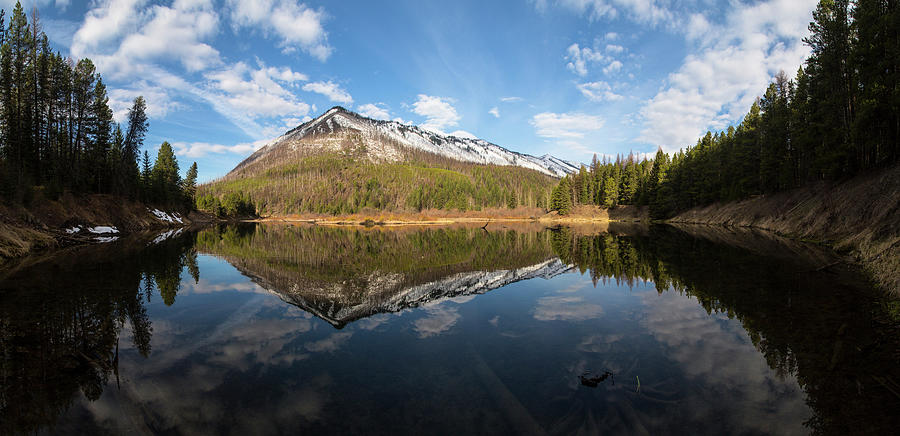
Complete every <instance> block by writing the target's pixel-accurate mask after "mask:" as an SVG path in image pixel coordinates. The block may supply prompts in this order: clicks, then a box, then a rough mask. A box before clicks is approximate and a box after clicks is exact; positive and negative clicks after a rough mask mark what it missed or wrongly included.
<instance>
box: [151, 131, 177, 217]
mask: <svg viewBox="0 0 900 436" xmlns="http://www.w3.org/2000/svg"><path fill="white" fill-rule="evenodd" d="M152 180H153V183H152V186H153V197H152V199H153V200H154V201H156V202H159V203H163V204H168V205H173V204H176V203H177V202H179V200H180V199H181V176H180V175H179V173H178V159H177V158H175V152H174V151H172V146H171V145H170V144H169V143H168V142H163V143H162V144H161V145H160V146H159V152H158V153H157V155H156V162H155V163H154V164H153V170H152Z"/></svg>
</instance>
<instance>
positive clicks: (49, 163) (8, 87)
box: [0, 3, 197, 207]
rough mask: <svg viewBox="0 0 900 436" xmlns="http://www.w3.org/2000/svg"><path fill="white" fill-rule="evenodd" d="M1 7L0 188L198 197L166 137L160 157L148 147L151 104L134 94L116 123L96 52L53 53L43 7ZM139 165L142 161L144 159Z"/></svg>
mask: <svg viewBox="0 0 900 436" xmlns="http://www.w3.org/2000/svg"><path fill="white" fill-rule="evenodd" d="M5 19H6V13H5V11H0V195H2V197H3V198H4V199H5V200H6V201H7V202H9V201H17V202H25V203H27V202H29V201H30V200H31V199H32V198H33V197H34V196H35V194H36V193H38V192H40V193H41V194H42V195H44V196H46V197H49V198H51V199H52V198H56V197H58V196H59V195H60V194H62V193H63V192H71V193H76V194H95V193H99V194H113V195H120V196H125V197H129V198H132V199H138V200H141V201H143V202H146V203H153V204H164V205H170V206H187V207H189V206H190V205H192V204H193V193H194V190H195V185H196V179H197V169H196V163H194V165H192V166H191V169H190V170H189V171H188V173H187V175H186V177H185V178H184V179H182V178H181V176H180V174H179V169H178V161H177V159H176V158H175V154H174V152H173V151H172V148H171V146H170V145H169V144H168V143H163V144H162V146H161V147H160V150H159V154H158V155H157V158H156V160H155V162H154V163H153V164H152V165H151V163H150V156H149V154H148V153H147V152H146V151H145V152H144V153H143V156H141V148H142V147H143V143H144V137H145V136H146V134H147V131H148V128H149V122H148V119H147V112H146V111H147V105H146V102H145V101H144V98H143V97H140V96H139V97H136V98H135V99H134V101H133V104H132V106H131V109H130V110H129V111H128V116H127V121H126V125H125V126H124V127H123V126H122V125H120V124H118V123H116V122H115V121H114V119H113V111H112V109H111V108H110V106H109V97H108V95H107V90H106V85H105V84H104V83H103V79H102V78H101V77H100V74H99V73H98V72H97V71H96V67H95V66H94V63H93V62H92V61H91V60H90V59H81V60H79V61H77V62H76V61H74V60H72V59H71V58H68V57H65V56H63V55H62V54H60V53H59V52H53V50H52V49H51V47H50V43H49V41H48V38H47V35H46V34H45V33H44V32H43V30H42V27H41V23H40V19H39V16H38V13H37V10H36V9H34V10H33V11H32V14H31V20H30V22H29V20H28V18H27V17H26V14H25V12H24V11H23V9H22V5H21V4H20V3H16V6H15V7H14V9H13V12H12V17H10V20H9V25H8V26H7V25H6V24H5ZM139 164H140V165H139Z"/></svg>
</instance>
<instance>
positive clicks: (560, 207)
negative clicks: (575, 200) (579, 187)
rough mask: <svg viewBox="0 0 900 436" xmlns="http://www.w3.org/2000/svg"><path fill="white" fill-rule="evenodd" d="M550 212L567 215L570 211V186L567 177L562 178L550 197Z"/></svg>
mask: <svg viewBox="0 0 900 436" xmlns="http://www.w3.org/2000/svg"><path fill="white" fill-rule="evenodd" d="M550 210H555V211H558V212H559V214H560V215H568V214H569V213H570V212H571V211H572V186H571V185H570V182H569V177H568V176H566V177H563V178H562V179H561V180H560V181H559V184H558V185H556V188H554V189H553V193H552V194H551V197H550Z"/></svg>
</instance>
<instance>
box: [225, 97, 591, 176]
mask: <svg viewBox="0 0 900 436" xmlns="http://www.w3.org/2000/svg"><path fill="white" fill-rule="evenodd" d="M351 143H352V144H353V145H354V146H355V147H356V149H358V150H362V151H363V152H364V153H365V154H366V156H367V157H368V158H369V159H370V160H372V161H374V162H395V161H399V160H402V158H403V156H404V155H405V154H406V153H405V150H404V148H405V149H407V150H415V151H421V152H425V153H431V154H435V155H438V156H442V157H445V158H449V159H453V160H456V161H460V162H468V163H475V164H484V165H510V166H518V167H522V168H528V169H532V170H535V171H539V172H541V173H544V174H547V175H549V176H553V177H563V176H565V175H566V174H571V173H574V172H576V171H578V169H579V167H580V164H576V163H574V162H569V161H566V160H563V159H559V158H557V157H554V156H550V155H544V156H541V157H536V156H531V155H528V154H524V153H519V152H515V151H511V150H508V149H506V148H503V147H501V146H499V145H496V144H493V143H490V142H487V141H485V140H483V139H472V138H460V137H457V136H452V135H442V134H439V133H435V132H432V131H429V130H425V129H422V128H420V127H417V126H411V125H406V124H401V123H399V122H396V121H385V120H375V119H371V118H366V117H364V116H362V115H360V114H357V113H355V112H352V111H349V110H347V109H345V108H343V107H340V106H335V107H332V108H331V109H329V110H328V111H326V112H325V113H324V114H322V115H320V116H319V117H317V118H315V119H313V120H310V121H307V122H305V123H303V124H301V125H299V126H297V127H295V128H293V129H291V130H289V131H287V132H286V133H285V134H284V135H282V136H280V137H278V138H276V139H274V140H273V141H272V142H270V143H269V144H267V145H265V146H264V147H262V148H260V149H259V150H257V151H256V152H254V153H253V154H251V155H250V156H249V157H247V158H246V159H245V160H244V161H242V162H241V163H239V164H238V165H237V166H236V167H235V168H234V169H233V170H232V171H231V172H229V173H228V175H226V179H227V178H230V177H235V176H240V175H243V174H253V173H256V172H258V171H259V170H262V169H264V168H266V167H269V166H271V162H277V161H282V160H284V158H286V157H287V156H290V155H291V154H298V155H302V154H308V153H311V152H316V151H339V150H341V149H344V148H346V147H347V145H348V144H351ZM266 162H269V164H267V163H266Z"/></svg>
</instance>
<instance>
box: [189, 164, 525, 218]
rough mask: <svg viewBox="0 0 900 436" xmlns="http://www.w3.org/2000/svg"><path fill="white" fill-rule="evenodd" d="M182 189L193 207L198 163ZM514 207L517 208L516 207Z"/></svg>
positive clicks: (193, 167) (193, 165) (191, 169)
mask: <svg viewBox="0 0 900 436" xmlns="http://www.w3.org/2000/svg"><path fill="white" fill-rule="evenodd" d="M181 189H182V191H183V192H184V196H185V198H186V200H187V202H188V205H193V204H194V197H195V195H196V193H197V162H194V163H192V164H191V167H190V168H188V172H187V174H185V176H184V181H182V188H181ZM511 198H513V199H515V197H511ZM189 207H190V206H189ZM513 207H515V205H514V206H513Z"/></svg>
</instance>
